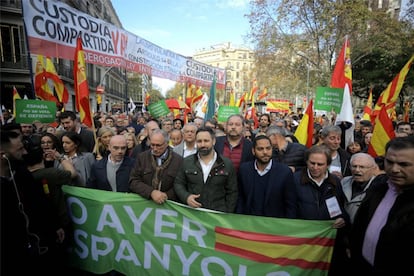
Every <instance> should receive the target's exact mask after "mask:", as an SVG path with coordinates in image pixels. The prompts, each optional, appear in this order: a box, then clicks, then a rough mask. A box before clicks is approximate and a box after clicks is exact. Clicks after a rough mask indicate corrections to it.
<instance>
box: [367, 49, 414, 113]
mask: <svg viewBox="0 0 414 276" xmlns="http://www.w3.org/2000/svg"><path fill="white" fill-rule="evenodd" d="M413 60H414V55H412V56H411V58H410V59H409V60H408V62H407V63H406V64H405V65H404V67H403V68H402V69H401V71H400V72H399V73H398V74H397V75H396V76H395V77H394V79H393V80H392V82H390V83H389V84H388V86H387V88H386V89H385V90H384V91H383V92H382V93H381V95H380V96H379V98H378V100H377V102H376V103H375V106H374V110H373V116H377V115H378V113H379V112H380V110H381V109H382V107H383V106H385V107H386V109H387V112H388V113H390V112H391V111H390V109H391V108H393V107H394V106H395V103H396V102H397V100H398V96H399V95H400V92H401V88H402V86H403V84H404V81H405V78H406V76H407V74H408V71H409V70H410V67H411V64H412V63H413Z"/></svg>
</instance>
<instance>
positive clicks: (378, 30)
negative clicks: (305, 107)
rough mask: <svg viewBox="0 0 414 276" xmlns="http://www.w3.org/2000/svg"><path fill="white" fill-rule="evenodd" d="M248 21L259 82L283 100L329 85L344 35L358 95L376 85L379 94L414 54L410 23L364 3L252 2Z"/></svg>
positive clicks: (292, 0)
mask: <svg viewBox="0 0 414 276" xmlns="http://www.w3.org/2000/svg"><path fill="white" fill-rule="evenodd" d="M410 1H411V2H413V1H414V0H410ZM247 17H248V18H249V22H250V26H251V31H250V33H249V35H248V38H249V39H250V40H251V42H252V43H253V45H255V53H256V60H257V64H256V69H257V79H258V82H259V83H260V84H261V85H266V86H267V87H269V88H270V89H269V91H272V87H273V91H277V90H279V91H280V92H279V93H282V94H283V95H285V97H288V95H289V94H290V93H294V94H298V93H299V94H304V92H305V91H306V87H310V90H311V91H314V90H315V87H316V86H327V85H329V83H330V78H331V74H332V69H333V67H334V65H335V62H336V59H337V55H338V53H339V51H340V49H341V47H342V45H343V42H344V38H345V36H346V35H348V36H349V39H350V42H351V61H352V67H353V91H354V95H356V96H359V97H367V92H368V89H369V87H370V86H371V85H372V84H377V85H378V91H379V92H378V93H381V91H382V90H383V88H382V87H384V85H385V87H386V85H387V84H388V83H389V82H390V81H391V80H392V78H393V76H395V74H396V73H398V72H399V70H400V69H401V68H402V66H403V65H404V64H405V62H406V61H407V60H408V58H409V57H410V56H411V54H412V53H413V47H414V43H413V42H414V40H413V28H412V24H409V23H407V22H405V21H403V22H401V21H397V20H395V19H393V18H391V17H390V16H389V15H388V14H386V13H385V12H384V11H375V12H373V11H370V10H369V9H368V7H367V6H366V4H365V1H356V0H350V1H330V0H316V1H300V0H267V1H265V0H260V1H252V2H251V10H250V13H249V14H248V15H247ZM402 60H405V61H402ZM396 68H398V69H396ZM390 76H391V77H390ZM407 82H409V80H408V79H407ZM385 87H384V88H385ZM282 90H283V91H282Z"/></svg>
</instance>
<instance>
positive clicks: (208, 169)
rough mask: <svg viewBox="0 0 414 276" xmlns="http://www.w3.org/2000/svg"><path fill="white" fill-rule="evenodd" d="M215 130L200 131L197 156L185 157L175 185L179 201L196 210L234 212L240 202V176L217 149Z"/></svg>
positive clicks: (229, 161)
mask: <svg viewBox="0 0 414 276" xmlns="http://www.w3.org/2000/svg"><path fill="white" fill-rule="evenodd" d="M215 143H216V137H215V133H214V130H213V129H211V128H209V127H202V128H200V129H198V130H197V133H196V144H197V153H196V154H192V155H190V156H188V157H186V158H184V161H183V165H182V166H181V168H180V169H179V171H178V173H177V176H176V178H175V182H174V190H175V192H176V194H177V196H178V198H179V199H180V200H181V201H182V202H183V203H185V204H187V205H189V206H191V207H193V208H200V207H202V208H206V209H211V210H216V211H222V212H227V213H232V212H234V211H235V208H236V201H237V175H236V172H235V169H234V166H233V164H232V162H231V160H230V159H229V158H226V157H224V156H222V155H220V154H219V153H218V152H217V151H216V150H214V144H215Z"/></svg>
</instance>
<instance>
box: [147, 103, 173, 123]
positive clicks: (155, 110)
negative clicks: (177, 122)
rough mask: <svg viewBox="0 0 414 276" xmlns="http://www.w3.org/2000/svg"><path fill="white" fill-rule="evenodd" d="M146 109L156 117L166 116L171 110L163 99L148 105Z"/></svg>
mask: <svg viewBox="0 0 414 276" xmlns="http://www.w3.org/2000/svg"><path fill="white" fill-rule="evenodd" d="M148 111H149V113H150V114H151V116H152V117H154V118H156V119H158V118H159V117H162V116H166V115H168V113H170V112H171V110H170V109H169V108H168V106H167V104H166V103H165V100H161V101H158V102H156V103H153V104H150V105H149V106H148Z"/></svg>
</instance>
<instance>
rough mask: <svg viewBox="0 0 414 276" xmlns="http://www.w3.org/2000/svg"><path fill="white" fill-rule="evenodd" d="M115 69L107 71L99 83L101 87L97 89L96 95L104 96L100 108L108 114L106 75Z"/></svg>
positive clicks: (110, 68)
mask: <svg viewBox="0 0 414 276" xmlns="http://www.w3.org/2000/svg"><path fill="white" fill-rule="evenodd" d="M113 68H114V67H109V68H107V69H106V70H105V72H104V73H103V75H102V77H101V81H100V82H99V85H98V86H97V87H96V93H97V94H101V95H102V99H101V106H100V110H101V111H102V110H103V111H104V112H107V110H106V104H105V103H106V99H105V88H106V75H107V74H108V73H109V72H110V71H111V70H112V69H113Z"/></svg>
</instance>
